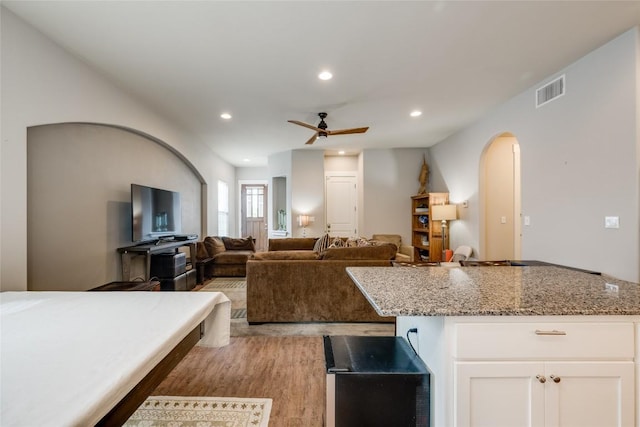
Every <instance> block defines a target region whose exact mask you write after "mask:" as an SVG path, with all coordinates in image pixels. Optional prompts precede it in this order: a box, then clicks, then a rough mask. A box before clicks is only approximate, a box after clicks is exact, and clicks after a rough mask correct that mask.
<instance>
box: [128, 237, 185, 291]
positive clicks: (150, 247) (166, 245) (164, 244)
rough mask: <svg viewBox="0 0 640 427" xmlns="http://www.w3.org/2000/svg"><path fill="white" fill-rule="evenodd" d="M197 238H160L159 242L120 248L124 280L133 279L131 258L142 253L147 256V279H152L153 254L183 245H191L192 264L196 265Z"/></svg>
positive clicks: (145, 278)
mask: <svg viewBox="0 0 640 427" xmlns="http://www.w3.org/2000/svg"><path fill="white" fill-rule="evenodd" d="M196 242H197V240H196V239H191V240H171V241H162V240H158V241H157V242H151V243H144V244H141V245H136V246H126V247H123V248H118V252H119V253H120V257H121V258H122V280H124V281H131V280H133V279H132V278H131V259H132V258H133V257H134V256H139V255H142V256H144V257H145V277H143V279H144V280H145V281H149V279H151V277H150V276H151V255H153V254H159V253H163V252H169V251H171V250H176V249H178V248H180V247H183V246H188V247H189V253H190V255H191V265H192V266H194V268H195V265H196Z"/></svg>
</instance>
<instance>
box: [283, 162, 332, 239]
mask: <svg viewBox="0 0 640 427" xmlns="http://www.w3.org/2000/svg"><path fill="white" fill-rule="evenodd" d="M291 162H292V163H291V216H292V220H293V229H292V236H293V237H302V227H300V226H298V222H297V218H298V215H300V214H305V215H309V216H312V217H314V218H315V220H314V221H313V223H311V224H309V226H308V227H307V228H306V233H305V234H306V236H307V237H312V236H321V235H322V234H324V230H325V204H324V153H323V152H322V151H321V150H293V152H292V157H291Z"/></svg>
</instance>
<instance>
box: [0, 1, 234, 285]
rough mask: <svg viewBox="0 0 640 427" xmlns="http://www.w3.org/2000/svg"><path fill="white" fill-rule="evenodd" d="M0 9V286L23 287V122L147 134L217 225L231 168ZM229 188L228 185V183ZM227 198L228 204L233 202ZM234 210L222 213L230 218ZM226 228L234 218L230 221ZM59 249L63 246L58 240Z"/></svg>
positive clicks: (210, 225) (210, 224)
mask: <svg viewBox="0 0 640 427" xmlns="http://www.w3.org/2000/svg"><path fill="white" fill-rule="evenodd" d="M0 14H1V27H0V28H1V29H2V40H1V58H0V59H1V67H2V69H1V87H2V91H1V92H2V93H1V103H2V111H1V124H2V131H1V132H2V134H1V141H2V152H1V159H0V161H1V172H0V177H1V189H0V199H1V200H2V206H1V217H0V270H1V273H0V289H1V290H25V289H26V288H27V173H26V164H27V150H26V141H27V128H28V127H30V126H36V125H41V124H50V123H61V122H94V123H107V124H115V125H120V126H124V127H129V128H132V129H137V130H139V131H142V132H145V133H147V134H150V135H153V136H154V137H156V138H158V139H160V140H162V141H164V142H166V143H167V144H169V145H171V146H172V147H174V148H175V149H176V150H177V151H178V152H180V153H181V154H183V155H184V156H185V157H186V158H187V159H189V160H190V161H191V162H192V163H193V164H194V165H195V167H196V168H197V170H198V171H199V172H200V174H201V175H202V176H203V177H204V179H205V180H206V182H207V183H208V194H207V195H206V198H207V199H208V200H209V201H210V207H209V209H208V212H209V214H208V219H207V228H208V229H209V230H215V229H217V207H216V205H217V203H216V200H217V185H216V181H217V179H218V178H222V179H224V180H225V181H227V182H229V183H233V182H234V181H235V170H234V168H233V167H232V166H231V165H229V164H227V163H226V162H224V161H223V160H221V159H220V158H219V157H217V156H216V155H215V154H214V153H213V152H212V151H211V150H210V149H208V148H207V147H206V146H205V145H204V144H202V143H201V142H200V141H198V140H196V139H195V138H194V137H193V136H192V135H190V134H188V133H187V132H185V131H184V130H183V129H182V128H180V127H179V126H177V125H175V124H174V123H171V122H170V121H169V120H167V119H166V118H164V117H163V116H162V115H161V114H159V113H158V112H156V111H153V110H152V109H151V108H149V107H148V106H145V105H144V104H143V103H141V102H139V101H138V100H136V99H134V98H133V97H132V96H130V95H129V94H128V93H127V92H125V91H123V90H122V89H121V88H119V87H118V86H117V85H115V84H113V83H112V82H110V81H109V80H108V79H107V78H105V77H104V76H103V75H101V74H100V73H99V72H97V71H96V70H94V69H92V68H91V67H90V66H88V65H87V64H85V63H84V62H82V61H81V60H79V59H78V58H76V57H74V56H72V55H70V54H69V53H68V52H66V51H65V50H64V49H62V48H61V47H59V46H58V45H56V44H54V43H53V42H51V41H50V40H49V39H48V38H46V37H44V36H43V35H42V34H41V33H39V32H37V31H36V30H34V29H33V28H32V27H30V26H29V25H27V24H25V23H24V22H23V21H22V20H20V19H19V18H18V17H16V16H15V15H14V14H13V13H11V12H10V11H8V10H7V9H6V8H4V7H0ZM232 188H233V187H232ZM235 205H236V204H235V199H233V200H232V201H231V203H230V206H231V207H232V209H233V208H234V207H235ZM235 217H236V215H235V211H233V212H230V218H232V221H233V219H235ZM230 226H231V227H232V229H234V228H235V224H230ZM60 247H61V250H63V249H64V250H66V249H65V246H64V242H61V243H60ZM105 250H106V248H105Z"/></svg>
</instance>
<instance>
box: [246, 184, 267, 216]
mask: <svg viewBox="0 0 640 427" xmlns="http://www.w3.org/2000/svg"><path fill="white" fill-rule="evenodd" d="M246 194H247V195H246V201H245V202H246V210H245V212H246V213H247V218H263V217H264V185H261V186H257V187H252V186H247V187H246Z"/></svg>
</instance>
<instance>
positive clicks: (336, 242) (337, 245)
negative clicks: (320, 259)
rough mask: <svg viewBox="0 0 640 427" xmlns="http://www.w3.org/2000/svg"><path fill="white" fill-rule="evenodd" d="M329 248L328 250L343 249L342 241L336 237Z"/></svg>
mask: <svg viewBox="0 0 640 427" xmlns="http://www.w3.org/2000/svg"><path fill="white" fill-rule="evenodd" d="M329 247H330V248H344V247H345V243H344V240H342V239H341V238H340V237H336V238H335V239H333V242H331V244H330V245H329Z"/></svg>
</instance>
